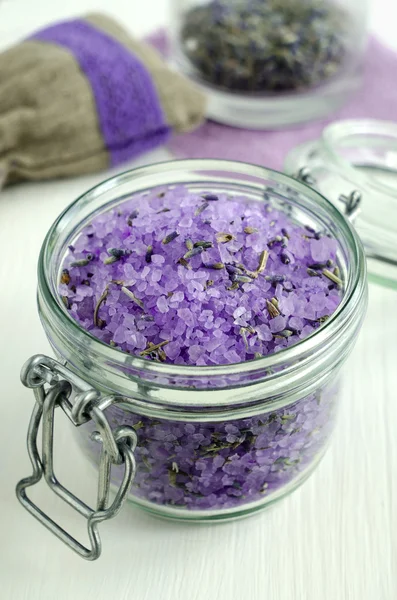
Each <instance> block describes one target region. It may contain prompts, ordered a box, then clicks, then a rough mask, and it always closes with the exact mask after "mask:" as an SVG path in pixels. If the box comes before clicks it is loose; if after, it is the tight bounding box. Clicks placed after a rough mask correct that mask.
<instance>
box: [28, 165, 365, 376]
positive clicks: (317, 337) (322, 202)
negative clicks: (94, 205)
mask: <svg viewBox="0 0 397 600" xmlns="http://www.w3.org/2000/svg"><path fill="white" fill-rule="evenodd" d="M173 170H174V171H173ZM190 171H195V172H196V171H199V172H200V173H201V172H202V173H205V174H206V177H207V179H206V181H207V182H208V179H209V176H208V172H210V173H211V172H214V171H216V172H219V173H224V172H232V171H233V172H236V173H237V174H238V175H241V176H242V177H243V178H244V177H247V178H248V177H252V178H256V179H259V180H260V181H262V182H264V181H265V180H266V179H268V180H269V179H270V180H272V181H273V182H276V183H278V184H280V185H282V186H283V187H284V188H286V189H287V190H288V189H289V190H293V191H295V192H298V193H300V194H301V195H302V196H303V198H304V199H305V202H306V205H308V204H309V201H310V202H311V205H313V207H318V209H319V210H320V208H321V209H322V210H323V211H324V212H325V213H326V215H327V216H328V217H330V218H331V219H333V222H336V223H337V224H338V228H339V229H340V232H341V235H343V236H344V239H345V241H346V243H347V245H348V247H349V249H350V251H351V258H352V259H353V265H349V277H348V282H347V285H346V289H345V293H344V295H343V297H342V301H341V303H340V305H339V307H338V309H337V310H336V311H335V312H334V313H333V314H332V315H331V317H330V318H329V319H328V320H327V322H326V323H325V324H324V325H322V326H321V327H320V328H319V329H317V330H316V331H315V332H314V333H313V334H312V335H310V336H309V337H307V338H305V339H303V340H301V341H299V342H298V343H297V344H294V345H292V346H289V347H287V348H285V349H283V350H281V351H279V352H277V353H274V354H270V355H267V356H264V357H262V358H258V359H254V360H251V361H245V362H239V363H232V364H227V365H214V366H190V365H189V366H187V365H175V364H168V363H157V362H152V361H148V360H145V359H144V358H140V357H138V356H132V355H129V354H126V353H124V352H123V351H120V350H117V349H116V348H113V347H111V346H109V345H108V344H105V343H104V342H102V341H101V340H99V339H98V338H96V337H94V336H93V335H92V334H91V333H89V332H87V331H86V330H84V329H83V328H82V327H81V326H80V325H79V324H78V323H77V322H76V321H75V320H74V319H73V318H72V317H71V316H70V315H69V314H68V313H67V311H66V309H65V307H64V306H63V305H62V303H61V299H60V297H59V296H58V297H57V295H56V293H54V292H53V288H52V286H51V281H50V278H51V273H50V270H51V267H52V268H53V267H54V265H52V264H51V251H52V247H53V242H54V239H56V237H57V236H58V235H59V233H60V232H62V231H63V230H64V229H65V228H66V227H67V221H68V219H69V218H71V216H70V215H71V213H73V212H76V211H78V210H79V205H80V204H82V203H83V202H86V203H87V202H88V203H89V202H93V201H94V200H95V199H98V197H99V196H101V194H103V193H104V192H106V191H109V190H112V189H114V188H117V187H119V186H121V185H122V184H125V183H130V182H131V181H133V180H134V179H135V180H136V179H139V178H141V177H144V176H145V177H149V178H151V177H152V176H153V177H154V176H155V175H156V174H158V173H160V174H162V175H164V174H166V176H167V177H170V176H171V177H172V174H173V173H174V176H175V173H176V172H183V173H187V172H190ZM171 184H172V179H170V180H169V185H171ZM174 184H175V181H174ZM163 185H164V184H163ZM247 186H248V183H247ZM152 187H156V186H152ZM133 193H134V192H130V193H129V195H132V194H133ZM121 197H122V196H121ZM294 201H295V202H297V201H296V200H294ZM104 206H106V203H105V204H104ZM91 214H92V213H91ZM313 214H314V213H313ZM58 266H59V265H58ZM38 275H39V298H40V296H41V297H42V300H43V302H44V304H45V305H46V306H47V308H48V310H49V311H50V312H51V313H52V315H53V316H55V319H56V323H57V325H58V326H62V327H64V328H68V331H70V332H72V335H73V333H74V334H75V335H76V336H82V339H84V340H86V341H87V343H88V342H89V343H90V344H91V346H92V347H93V348H95V351H96V352H98V355H99V356H100V357H101V358H103V359H104V360H105V361H109V362H110V363H111V364H112V365H120V366H122V365H125V359H126V357H128V365H129V366H131V367H133V368H137V369H140V371H141V372H142V373H147V375H148V376H150V377H153V376H158V377H161V376H163V377H164V376H171V377H172V376H174V377H178V378H179V377H189V378H190V377H191V378H194V377H195V378H202V377H217V376H224V375H225V376H226V375H231V374H232V375H250V374H251V373H255V372H259V371H261V372H262V371H265V370H268V369H274V368H277V367H282V366H283V365H285V363H286V362H289V363H290V364H294V365H295V366H296V365H299V363H300V362H301V361H303V359H304V358H305V357H306V358H307V356H308V355H311V354H312V353H313V352H314V351H315V350H316V349H317V348H319V347H323V346H324V345H326V344H330V343H331V342H332V340H333V338H334V337H335V335H336V334H338V332H340V331H341V328H343V327H345V325H346V323H348V322H349V320H350V319H351V317H352V315H353V314H355V308H356V305H357V304H358V303H359V301H360V298H361V297H362V295H363V293H364V291H363V290H364V286H365V280H366V277H365V256H364V251H363V248H362V245H361V242H360V240H359V238H358V236H357V234H356V232H355V231H354V229H353V227H352V226H351V225H350V223H349V222H348V221H347V220H346V219H345V218H344V217H343V215H342V214H341V213H340V211H339V210H338V209H337V208H336V207H335V206H334V205H333V204H332V203H331V202H330V201H329V200H327V199H326V198H325V197H323V196H322V195H321V194H320V193H319V192H317V191H316V190H314V189H313V188H311V187H309V186H307V185H305V184H304V183H301V182H299V181H297V180H295V179H292V178H291V177H289V176H288V175H285V174H282V173H279V172H277V171H273V170H271V169H267V168H264V167H261V166H259V165H252V164H249V163H243V162H236V161H227V160H220V159H188V160H172V161H166V162H162V163H156V164H153V165H149V166H144V167H139V168H136V169H133V170H129V171H125V172H123V173H120V174H119V175H116V176H114V177H111V178H109V179H107V180H105V181H103V182H102V183H100V184H98V185H96V186H94V187H93V188H91V189H90V190H88V191H87V192H85V193H84V194H82V195H81V196H80V197H79V198H77V199H76V200H75V201H74V202H72V203H71V204H70V205H69V206H68V207H67V208H66V209H65V210H64V211H63V212H62V213H61V215H60V216H59V217H58V218H57V219H56V221H55V222H54V223H53V225H52V226H51V228H50V229H49V231H48V233H47V236H46V238H45V240H44V242H43V245H42V248H41V252H40V257H39V265H38ZM360 282H361V284H362V285H361V286H360V285H359V284H360ZM353 297H355V301H353V302H352V299H353ZM69 335H70V334H69ZM278 375H280V373H278V374H277V373H276V374H275V375H273V377H277V376H278ZM187 387H188V386H187Z"/></svg>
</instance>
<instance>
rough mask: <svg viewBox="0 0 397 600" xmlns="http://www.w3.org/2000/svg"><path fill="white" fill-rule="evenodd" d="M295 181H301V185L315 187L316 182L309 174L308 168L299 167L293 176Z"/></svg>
mask: <svg viewBox="0 0 397 600" xmlns="http://www.w3.org/2000/svg"><path fill="white" fill-rule="evenodd" d="M293 177H294V179H296V180H297V181H301V182H302V183H306V185H310V186H313V185H316V180H315V179H314V177H313V175H312V174H311V173H310V170H309V168H308V167H301V168H300V169H299V171H298V172H297V173H296V175H294V176H293Z"/></svg>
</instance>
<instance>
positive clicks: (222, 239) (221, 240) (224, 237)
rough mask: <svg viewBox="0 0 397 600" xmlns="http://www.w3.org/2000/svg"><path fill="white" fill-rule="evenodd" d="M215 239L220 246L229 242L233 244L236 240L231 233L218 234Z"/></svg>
mask: <svg viewBox="0 0 397 600" xmlns="http://www.w3.org/2000/svg"><path fill="white" fill-rule="evenodd" d="M215 238H216V241H217V242H218V244H227V242H231V241H232V240H234V239H235V237H234V235H232V234H231V233H224V232H219V233H217V234H216V236H215Z"/></svg>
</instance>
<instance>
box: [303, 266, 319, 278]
mask: <svg viewBox="0 0 397 600" xmlns="http://www.w3.org/2000/svg"><path fill="white" fill-rule="evenodd" d="M306 272H307V274H308V275H309V276H310V277H320V276H321V274H320V273H319V272H318V271H315V270H314V269H311V268H310V267H309V268H307V269H306Z"/></svg>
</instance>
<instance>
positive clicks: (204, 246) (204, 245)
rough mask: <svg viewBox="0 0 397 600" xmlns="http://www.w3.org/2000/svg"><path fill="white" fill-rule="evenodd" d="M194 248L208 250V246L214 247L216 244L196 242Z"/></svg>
mask: <svg viewBox="0 0 397 600" xmlns="http://www.w3.org/2000/svg"><path fill="white" fill-rule="evenodd" d="M193 247H194V248H203V249H204V250H206V249H207V248H213V247H214V244H213V243H212V242H194V245H193Z"/></svg>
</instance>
